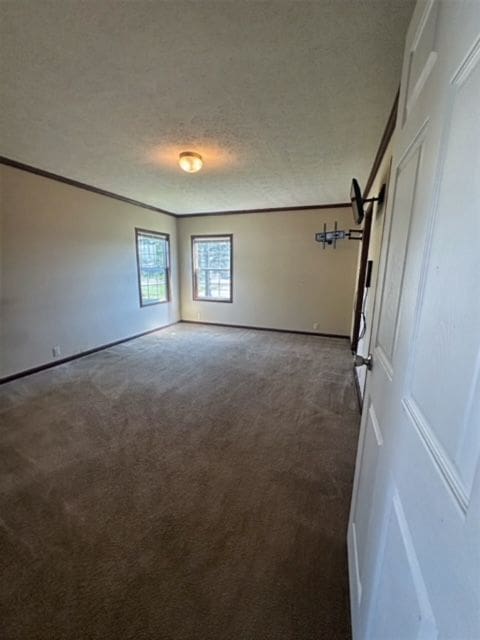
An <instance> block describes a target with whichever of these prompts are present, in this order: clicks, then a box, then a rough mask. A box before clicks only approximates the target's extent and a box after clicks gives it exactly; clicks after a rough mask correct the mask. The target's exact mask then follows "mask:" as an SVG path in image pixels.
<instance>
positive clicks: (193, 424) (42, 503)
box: [0, 324, 358, 640]
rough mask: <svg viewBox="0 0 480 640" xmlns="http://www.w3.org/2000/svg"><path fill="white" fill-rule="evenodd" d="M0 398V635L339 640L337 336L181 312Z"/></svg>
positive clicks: (340, 343)
mask: <svg viewBox="0 0 480 640" xmlns="http://www.w3.org/2000/svg"><path fill="white" fill-rule="evenodd" d="M0 401H1V412H0V427H1V432H0V433H1V435H0V469H1V483H0V489H1V492H0V570H1V590H0V604H1V610H0V625H1V626H0V636H1V638H2V640H12V639H21V640H35V639H40V638H41V639H42V640H43V639H45V640H57V639H58V640H60V639H61V640H66V639H68V640H86V639H100V638H101V639H110V638H111V639H113V638H115V639H119V640H122V639H130V638H131V639H132V640H133V639H135V640H139V639H142V638H148V639H152V640H153V639H155V640H163V639H165V640H167V639H168V640H187V639H188V640H193V639H195V640H209V639H212V640H220V639H222V640H223V639H234V640H267V639H275V640H284V639H289V640H293V639H295V640H307V639H308V640H317V639H319V638H325V639H328V640H334V639H336V638H342V639H344V638H349V637H350V631H349V627H350V621H349V611H348V587H347V565H346V544H345V536H346V525H347V517H348V509H349V502H350V494H351V485H352V477H353V466H354V455H355V448H356V439H357V428H358V412H357V407H356V404H355V396H354V389H353V385H352V373H351V357H350V354H349V350H348V343H347V341H345V340H335V339H329V338H319V337H316V336H312V337H310V336H301V335H293V334H282V333H273V332H264V331H253V330H241V329H227V328H219V327H206V326H193V325H188V324H180V325H176V326H174V327H172V328H170V329H166V330H164V331H160V332H157V333H155V334H152V335H150V336H147V337H144V338H140V339H137V340H134V341H132V342H128V343H125V344H122V345H118V346H116V347H113V348H111V349H108V350H106V351H103V352H100V353H97V354H95V355H92V356H89V357H86V358H82V359H80V360H77V361H74V362H72V363H70V364H66V365H63V366H60V367H57V368H55V369H51V370H49V371H45V372H43V373H39V374H36V375H34V376H30V377H28V378H24V379H21V380H17V381H15V382H12V383H9V384H7V385H4V386H3V387H1V388H0Z"/></svg>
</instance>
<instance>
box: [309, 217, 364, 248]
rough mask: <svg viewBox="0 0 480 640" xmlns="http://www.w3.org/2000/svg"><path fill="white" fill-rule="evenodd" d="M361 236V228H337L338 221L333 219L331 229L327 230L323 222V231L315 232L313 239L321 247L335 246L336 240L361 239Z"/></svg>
mask: <svg viewBox="0 0 480 640" xmlns="http://www.w3.org/2000/svg"><path fill="white" fill-rule="evenodd" d="M362 237H363V231H362V230H361V229H349V230H348V231H345V230H344V229H339V228H338V223H337V221H336V220H335V223H334V225H333V230H332V231H327V225H326V223H323V232H320V233H316V234H315V240H316V241H317V242H320V243H321V244H322V245H323V249H326V248H327V245H328V246H329V247H333V248H334V249H336V248H337V240H361V239H362Z"/></svg>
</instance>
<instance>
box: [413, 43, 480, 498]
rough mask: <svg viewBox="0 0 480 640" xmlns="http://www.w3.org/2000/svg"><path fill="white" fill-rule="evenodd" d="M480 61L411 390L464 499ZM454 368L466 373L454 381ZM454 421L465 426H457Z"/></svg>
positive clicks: (474, 350) (456, 136) (473, 345)
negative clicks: (474, 139) (467, 169)
mask: <svg viewBox="0 0 480 640" xmlns="http://www.w3.org/2000/svg"><path fill="white" fill-rule="evenodd" d="M473 58H474V62H473V64H472V61H473ZM479 59H480V47H477V48H476V49H475V51H474V54H473V55H472V56H469V58H468V59H467V61H466V67H467V68H468V73H466V74H462V77H461V82H457V81H454V83H453V87H452V93H454V96H453V97H452V103H453V107H452V113H451V117H450V124H449V125H448V126H447V127H446V136H445V137H446V142H445V147H444V158H443V163H444V166H443V172H442V173H443V179H442V181H441V187H440V190H439V195H438V204H437V212H436V218H437V220H436V223H435V227H434V235H433V238H432V245H431V250H430V255H429V259H428V267H427V273H426V280H425V293H424V299H423V302H422V305H421V310H420V314H419V315H420V318H419V321H418V325H417V328H416V332H415V334H414V338H413V342H414V348H413V350H412V352H413V353H412V362H411V365H410V371H411V380H410V381H409V385H408V386H409V395H410V403H411V404H412V403H414V406H415V411H416V412H417V413H418V414H420V415H421V416H422V419H423V422H424V423H425V426H426V428H427V429H428V430H429V432H430V433H429V438H430V440H431V441H432V442H433V441H435V442H438V444H437V446H441V447H442V450H443V452H444V455H445V456H446V457H447V458H448V460H449V462H450V465H451V466H452V468H454V469H455V473H456V475H457V482H458V484H459V486H460V487H461V491H462V493H463V494H464V498H463V502H465V500H466V496H467V494H468V493H469V491H470V490H471V486H472V482H473V474H474V471H475V462H476V460H477V459H478V452H479V448H480V430H479V429H478V422H475V421H474V418H475V415H477V416H478V405H479V399H478V393H475V391H476V390H478V376H479V354H480V348H479V325H478V318H480V278H479V259H478V252H479V247H480V213H479V204H478V203H479V202H480V178H478V179H477V180H472V179H471V176H470V175H469V174H468V173H467V172H465V171H464V170H462V169H463V166H464V165H463V163H466V164H467V165H469V166H470V167H471V168H472V171H473V175H477V176H480V151H479V147H478V146H476V145H472V141H471V131H472V130H474V127H475V123H477V126H478V123H479V122H480V92H479V90H478V88H479V87H480V64H479V63H478V61H479ZM463 68H464V65H462V67H461V69H463ZM458 75H459V74H457V76H456V77H458ZM452 132H454V133H453V134H452ZM459 233H460V234H462V236H463V235H464V234H465V235H464V238H463V239H462V254H463V255H462V259H461V260H458V243H457V241H456V238H457V237H458V234H459ZM432 367H433V368H434V370H435V383H434V384H432V377H431V371H432ZM452 371H455V372H458V374H459V375H455V376H452ZM452 424H457V425H458V428H457V429H452V428H451V425H452ZM430 440H429V441H430ZM466 445H467V446H466Z"/></svg>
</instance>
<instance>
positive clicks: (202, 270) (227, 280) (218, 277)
mask: <svg viewBox="0 0 480 640" xmlns="http://www.w3.org/2000/svg"><path fill="white" fill-rule="evenodd" d="M231 259H232V258H231V238H230V237H221V238H198V237H197V238H194V239H193V266H194V272H195V283H194V288H195V291H194V297H195V298H197V299H206V300H230V299H231V297H232V296H231V293H232V282H231Z"/></svg>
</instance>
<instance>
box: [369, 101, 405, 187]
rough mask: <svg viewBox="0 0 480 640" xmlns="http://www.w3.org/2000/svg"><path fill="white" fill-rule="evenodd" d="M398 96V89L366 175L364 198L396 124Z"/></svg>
mask: <svg viewBox="0 0 480 640" xmlns="http://www.w3.org/2000/svg"><path fill="white" fill-rule="evenodd" d="M399 95H400V89H398V91H397V95H396V96H395V100H394V101H393V106H392V110H391V111H390V115H389V116H388V120H387V124H386V126H385V130H384V132H383V134H382V138H381V140H380V144H379V145H378V149H377V153H376V154H375V160H374V161H373V165H372V168H371V169H370V173H369V175H368V180H367V184H366V185H365V189H364V191H363V197H364V198H367V197H368V194H369V192H370V189H371V188H372V185H373V181H374V180H375V177H376V175H377V172H378V169H379V168H380V164H381V162H382V160H383V156H384V155H385V151H386V150H387V147H388V143H389V142H390V140H391V139H392V136H393V132H394V131H395V125H396V124H397V114H398V98H399Z"/></svg>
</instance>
